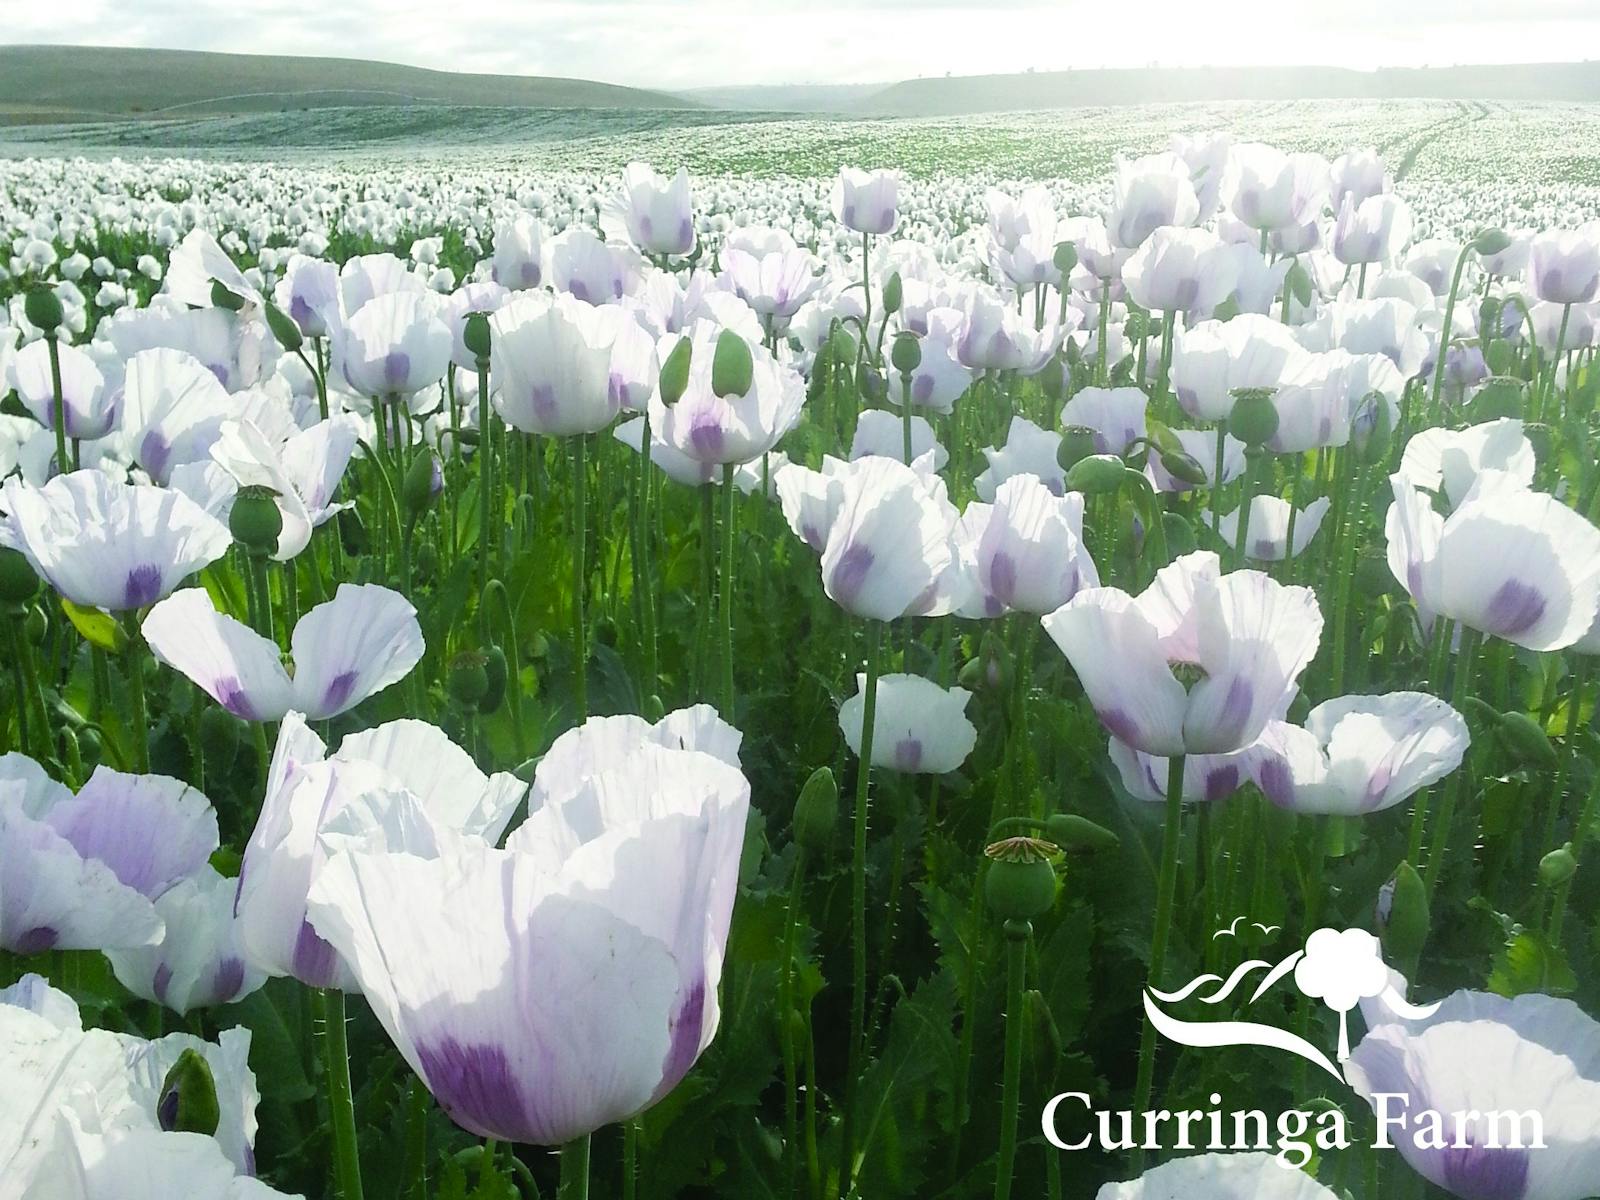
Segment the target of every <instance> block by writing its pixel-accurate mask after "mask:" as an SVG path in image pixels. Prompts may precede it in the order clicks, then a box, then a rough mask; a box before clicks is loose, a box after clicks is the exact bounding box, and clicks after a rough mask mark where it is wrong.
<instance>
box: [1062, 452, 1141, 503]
mask: <svg viewBox="0 0 1600 1200" xmlns="http://www.w3.org/2000/svg"><path fill="white" fill-rule="evenodd" d="M1127 474H1128V468H1127V466H1126V464H1124V463H1123V461H1122V460H1121V459H1120V458H1118V457H1117V456H1116V455H1115V454H1090V455H1088V456H1087V457H1085V458H1081V459H1079V460H1078V461H1077V462H1076V463H1074V464H1073V467H1072V470H1070V471H1068V472H1067V490H1068V491H1069V492H1082V493H1083V494H1084V495H1086V496H1098V495H1110V494H1111V493H1112V492H1115V491H1117V490H1118V489H1119V488H1120V487H1122V481H1123V480H1124V479H1125V478H1127Z"/></svg>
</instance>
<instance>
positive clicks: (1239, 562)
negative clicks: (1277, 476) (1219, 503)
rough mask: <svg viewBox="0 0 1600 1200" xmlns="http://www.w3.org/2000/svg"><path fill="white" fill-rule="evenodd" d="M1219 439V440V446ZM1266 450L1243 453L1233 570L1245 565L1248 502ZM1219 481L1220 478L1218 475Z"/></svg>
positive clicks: (1251, 450)
mask: <svg viewBox="0 0 1600 1200" xmlns="http://www.w3.org/2000/svg"><path fill="white" fill-rule="evenodd" d="M1220 441H1221V439H1219V444H1220ZM1266 453H1267V451H1266V449H1265V448H1264V447H1261V446H1251V447H1249V448H1248V449H1247V450H1246V451H1245V452H1244V461H1245V468H1244V481H1243V486H1242V487H1241V488H1240V489H1239V509H1238V516H1239V520H1238V523H1237V524H1236V525H1235V526H1234V531H1233V534H1234V536H1233V569H1234V570H1235V571H1238V570H1242V569H1243V568H1244V565H1245V551H1246V550H1247V549H1248V548H1249V546H1250V500H1251V497H1252V496H1254V495H1255V488H1256V477H1257V476H1258V475H1259V474H1260V473H1261V459H1263V458H1264V457H1265V456H1266ZM1218 478H1219V479H1220V478H1221V476H1220V475H1219V476H1218Z"/></svg>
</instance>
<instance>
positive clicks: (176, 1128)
mask: <svg viewBox="0 0 1600 1200" xmlns="http://www.w3.org/2000/svg"><path fill="white" fill-rule="evenodd" d="M156 1120H157V1122H158V1123H159V1124H160V1126H161V1128H162V1129H163V1130H165V1131H166V1132H167V1133H199V1134H203V1135H205V1136H206V1137H215V1136H216V1133H217V1125H218V1123H219V1122H220V1121H221V1120H222V1113H221V1111H220V1109H219V1108H218V1107H217V1081H216V1079H215V1078H214V1077H213V1076H212V1074H211V1064H210V1063H208V1062H206V1060H205V1056H204V1055H203V1054H201V1053H200V1052H199V1051H198V1050H193V1049H190V1050H185V1051H184V1052H183V1053H182V1054H180V1055H178V1061H177V1062H175V1063H173V1064H172V1070H170V1071H168V1072H167V1077H166V1078H165V1079H164V1080H162V1081H161V1095H160V1097H159V1098H158V1099H157V1100H156Z"/></svg>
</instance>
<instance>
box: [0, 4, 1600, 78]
mask: <svg viewBox="0 0 1600 1200" xmlns="http://www.w3.org/2000/svg"><path fill="white" fill-rule="evenodd" d="M1134 11H1137V15H1138V19H1137V22H1136V23H1135V24H1134V27H1132V28H1130V20H1129V16H1130V13H1131V12H1134ZM0 40H4V41H9V42H56V43H79V42H94V43H102V44H116V45H129V46H161V47H169V48H178V49H194V50H235V51H245V52H256V53H282V54H324V55H337V56H344V57H356V58H374V59H384V60H388V61H393V62H402V63H409V64H412V65H415V66H424V67H434V68H438V69H442V70H455V71H483V72H504V73H509V74H528V75H568V76H577V77H581V78H589V79H600V80H605V81H608V82H612V83H623V84H633V85H637V86H644V87H660V88H686V87H701V86H716V85H722V84H759V83H793V82H808V83H843V82H887V81H892V80H896V79H902V78H908V77H911V76H917V75H942V74H945V73H947V72H948V73H953V74H958V75H964V74H983V73H1000V72H1009V71H1022V70H1027V69H1029V68H1033V69H1036V70H1041V71H1045V70H1061V69H1066V68H1070V67H1095V66H1143V65H1146V64H1149V63H1153V62H1154V63H1160V64H1162V65H1213V66H1233V65H1252V64H1278V65H1285V64H1331V65H1344V66H1351V67H1361V68H1370V67H1376V66H1413V65H1423V64H1428V65H1439V64H1445V63H1456V62H1463V63H1466V62H1498V61H1507V60H1508V59H1515V60H1519V61H1559V60H1563V59H1566V58H1570V57H1571V56H1572V50H1571V48H1572V47H1577V46H1584V45H1588V46H1594V45H1600V13H1597V11H1596V7H1595V3H1594V0H1522V2H1521V3H1520V4H1519V5H1518V6H1517V8H1516V11H1515V12H1514V14H1513V13H1511V11H1510V9H1509V8H1508V6H1507V5H1506V4H1505V3H1503V0H1411V2H1400V3H1397V2H1395V0H1344V2H1343V3H1341V4H1338V5H1327V6H1324V5H1320V4H1312V3H1309V2H1295V3H1288V4H1286V3H1284V2H1283V0H1202V2H1201V3H1198V4H1197V3H1194V0H1141V2H1140V3H1138V4H1137V5H1136V6H1135V7H1134V8H1133V9H1130V8H1129V7H1128V6H1126V5H1116V4H1107V3H1105V2H1104V0H1087V2H1086V0H1010V2H1009V3H1008V2H1005V0H992V2H991V3H987V4H984V3H980V2H978V0H936V2H933V3H929V2H928V0H920V2H917V0H754V2H752V0H742V2H737V3H736V2H733V0H653V2H645V0H632V2H629V0H602V2H600V3H573V2H570V0H567V2H558V3H549V4H547V3H532V4H529V3H524V2H522V0H479V2H478V3H475V4H470V5H448V4H439V3H437V0H426V2H424V0H344V2H343V3H341V4H338V5H330V4H327V3H325V2H324V0H259V2H258V3H255V4H240V3H237V2H228V0H181V2H180V0H140V2H139V3H138V4H137V5H136V6H135V5H131V4H127V3H125V2H124V3H113V2H111V0H60V2H58V3H54V4H50V5H43V4H33V5H28V6H26V8H25V9H24V11H22V12H21V13H18V14H14V15H11V16H9V17H8V19H7V21H6V23H5V25H4V27H3V29H0Z"/></svg>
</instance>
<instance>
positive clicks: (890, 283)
mask: <svg viewBox="0 0 1600 1200" xmlns="http://www.w3.org/2000/svg"><path fill="white" fill-rule="evenodd" d="M904 295H905V288H904V285H902V284H901V282H900V272H899V271H896V272H895V273H894V274H892V275H890V276H889V278H888V279H887V280H886V281H885V282H884V285H883V311H884V312H885V313H886V314H888V315H891V316H892V315H893V314H895V313H897V312H899V311H900V302H901V299H902V298H903V297H904Z"/></svg>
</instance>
